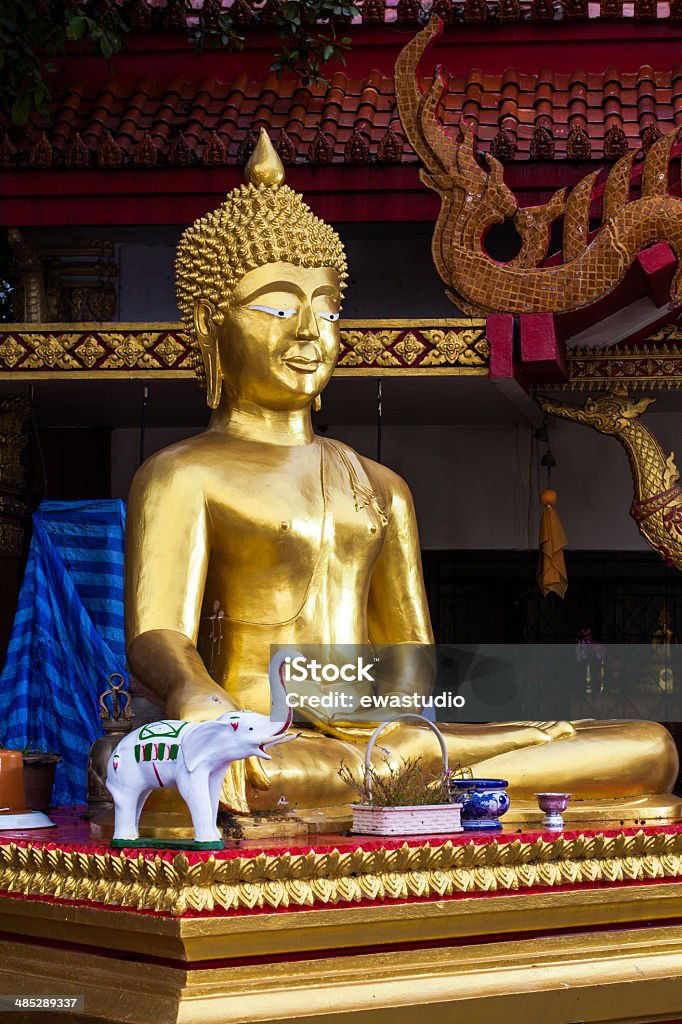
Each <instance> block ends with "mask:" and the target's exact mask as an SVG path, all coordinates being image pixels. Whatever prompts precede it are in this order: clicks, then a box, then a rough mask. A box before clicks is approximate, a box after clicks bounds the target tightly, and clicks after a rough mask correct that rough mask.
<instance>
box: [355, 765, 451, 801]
mask: <svg viewBox="0 0 682 1024" xmlns="http://www.w3.org/2000/svg"><path fill="white" fill-rule="evenodd" d="M384 764H385V766H386V767H385V769H384V770H378V769H377V768H376V767H375V766H374V765H370V767H369V769H367V768H365V769H364V771H363V777H362V778H361V779H358V778H356V776H355V775H354V774H353V771H352V770H351V769H350V768H349V767H348V765H347V764H344V763H342V764H341V767H340V768H339V776H340V777H341V779H342V780H343V781H344V782H345V783H346V785H347V786H349V787H350V788H351V789H352V790H353V791H354V792H355V793H357V794H358V796H359V797H360V802H361V803H363V804H372V805H373V806H374V807H423V806H425V805H430V804H449V803H451V798H450V790H449V789H448V783H447V776H446V775H445V774H444V773H443V772H433V771H430V770H429V769H427V768H426V767H425V766H424V764H423V761H422V758H421V756H420V757H415V758H412V757H407V758H401V761H400V764H399V765H391V763H390V762H389V761H388V759H385V760H384Z"/></svg>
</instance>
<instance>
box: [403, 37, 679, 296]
mask: <svg viewBox="0 0 682 1024" xmlns="http://www.w3.org/2000/svg"><path fill="white" fill-rule="evenodd" d="M442 28H443V23H442V21H441V20H440V18H437V17H432V18H431V20H430V21H429V23H428V25H427V26H426V28H424V29H423V30H422V31H421V32H420V33H419V34H418V35H417V36H415V37H414V39H412V40H411V41H410V42H409V43H408V44H407V46H406V47H405V48H404V49H403V50H402V52H401V53H400V56H399V57H398V60H397V62H396V66H395V84H396V96H397V100H398V111H399V114H400V120H401V122H402V126H403V130H404V131H405V134H406V135H407V138H408V140H409V142H410V145H411V146H412V148H413V149H414V151H415V152H416V154H417V155H418V156H419V158H420V160H421V161H422V163H423V165H424V169H423V170H422V171H421V180H422V182H423V184H425V185H426V186H427V187H428V188H431V189H433V190H434V191H435V192H437V193H438V195H439V196H440V199H441V209H440V213H439V215H438V219H437V221H436V226H435V229H434V234H433V240H432V252H433V258H434V262H435V265H436V269H437V270H438V273H439V274H440V277H441V278H442V280H443V282H444V283H445V285H446V286H447V289H448V292H447V294H448V297H449V298H450V299H451V300H452V302H453V303H454V304H455V305H456V306H457V307H458V308H459V309H461V310H462V311H463V312H465V313H468V314H469V315H478V314H481V313H491V312H499V311H503V312H507V313H517V314H520V313H561V312H566V311H568V310H574V309H578V308H580V307H583V306H588V305H590V304H591V303H593V302H595V301H596V300H597V299H599V298H601V297H602V296H604V295H606V294H608V292H610V291H611V290H612V289H613V288H614V287H615V286H616V285H617V284H618V282H619V281H620V280H621V279H622V278H623V276H624V275H625V272H626V271H627V269H628V267H629V266H630V264H631V263H632V261H633V260H634V258H635V256H636V255H637V253H638V252H640V251H641V250H642V249H644V248H646V247H647V246H649V245H651V244H653V243H654V242H659V241H664V242H667V243H668V245H669V246H670V247H671V248H672V249H673V250H674V252H675V254H676V255H677V256H678V259H679V256H680V253H682V201H681V200H680V199H679V198H678V197H675V196H671V195H669V194H668V163H669V160H670V153H671V149H672V146H673V144H674V142H675V139H676V137H677V132H676V131H675V130H673V131H672V132H669V133H668V134H667V135H664V136H662V138H660V139H659V140H658V141H657V142H656V143H654V145H652V146H651V148H650V149H649V152H648V153H647V155H646V158H645V160H644V162H643V166H642V179H641V195H640V198H638V199H634V200H630V198H629V193H630V185H631V176H632V170H633V161H634V159H635V157H636V154H635V153H634V152H633V153H628V154H626V155H625V156H623V157H621V159H620V160H618V162H617V163H616V164H614V166H613V168H612V170H611V171H610V173H609V175H608V178H607V180H606V182H605V185H604V193H603V207H602V210H603V212H602V223H601V226H600V228H599V230H598V231H597V232H596V234H595V235H594V237H591V235H590V206H591V204H592V199H593V188H594V184H595V180H596V178H597V175H598V174H599V173H600V172H599V171H595V172H593V173H590V174H588V175H586V176H585V177H584V178H583V179H582V180H581V181H580V182H579V183H578V184H577V185H576V186H575V187H574V188H573V189H572V191H571V192H570V195H568V196H567V190H566V189H560V190H559V191H558V192H556V193H555V194H554V195H553V196H552V198H551V199H550V200H549V201H548V202H547V203H545V204H544V205H542V206H534V207H527V208H525V209H519V207H518V205H517V202H516V199H515V197H514V195H513V193H512V192H511V191H510V189H509V188H508V187H507V186H506V185H505V183H504V180H503V168H502V164H501V163H500V162H499V161H498V160H497V159H496V158H495V157H494V156H492V155H490V154H485V162H486V165H487V166H486V167H484V166H482V164H481V163H480V162H479V160H478V158H477V155H476V153H475V135H474V131H473V129H472V127H471V125H469V124H467V123H466V122H465V121H464V120H462V121H461V122H460V126H459V127H460V132H461V135H462V141H461V142H457V141H455V140H454V139H453V138H451V137H450V136H449V135H447V134H446V132H445V131H444V129H443V126H442V124H441V122H440V120H439V118H438V109H439V105H440V103H441V100H442V99H443V96H444V95H445V92H446V89H447V85H446V83H445V81H444V79H443V77H442V75H441V72H440V68H437V69H436V71H435V74H434V76H433V80H432V82H431V85H430V86H429V88H428V89H427V90H426V91H423V89H422V86H421V84H420V81H419V78H418V75H417V65H418V64H419V61H420V60H421V58H422V56H423V54H424V53H425V51H426V50H427V48H428V47H429V46H430V45H431V44H432V43H433V42H434V40H435V39H436V38H437V37H438V36H439V35H440V34H441V32H442ZM561 216H563V218H564V228H563V262H561V263H559V264H558V265H553V266H546V265H545V266H543V265H542V264H543V261H544V260H545V258H546V256H547V250H548V247H549V234H550V227H551V225H552V222H553V221H554V220H556V219H557V218H558V217H561ZM507 219H513V222H514V226H515V228H516V230H517V232H518V234H519V236H520V238H521V243H522V244H521V249H520V251H519V253H518V255H517V256H516V257H515V258H514V259H512V260H510V261H509V262H507V263H504V264H501V263H499V262H498V261H497V260H494V259H493V258H492V257H490V256H489V255H488V254H487V253H486V252H485V249H484V239H485V235H486V232H487V231H488V229H489V228H490V227H492V226H493V225H494V224H498V223H501V222H502V221H504V220H507ZM671 300H672V302H673V303H674V304H676V303H678V302H680V301H681V300H682V270H681V269H680V268H678V270H677V272H676V274H675V277H674V278H673V281H672V285H671Z"/></svg>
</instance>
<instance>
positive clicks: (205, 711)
mask: <svg viewBox="0 0 682 1024" xmlns="http://www.w3.org/2000/svg"><path fill="white" fill-rule="evenodd" d="M238 710H240V709H239V708H238V707H237V705H236V704H235V703H234V701H232V700H230V698H229V697H228V696H227V694H226V693H225V691H224V690H223V689H221V688H220V687H219V686H218V685H217V684H216V683H213V684H211V683H209V684H206V683H202V682H194V681H193V682H192V683H188V684H187V685H185V686H183V687H182V688H180V689H179V690H178V691H177V692H175V693H172V694H170V695H169V699H168V704H167V707H166V713H167V714H168V717H169V718H177V719H181V720H182V721H183V722H208V721H210V720H211V719H213V718H219V717H220V715H224V714H225V712H226V711H238Z"/></svg>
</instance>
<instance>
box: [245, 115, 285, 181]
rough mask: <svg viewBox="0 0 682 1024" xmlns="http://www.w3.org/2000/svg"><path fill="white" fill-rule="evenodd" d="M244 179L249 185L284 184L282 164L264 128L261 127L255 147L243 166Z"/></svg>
mask: <svg viewBox="0 0 682 1024" xmlns="http://www.w3.org/2000/svg"><path fill="white" fill-rule="evenodd" d="M244 181H246V183H247V184H249V185H255V186H256V188H258V186H259V185H263V186H265V188H279V186H280V185H283V184H284V164H283V163H282V161H281V160H280V158H279V157H278V156H277V152H276V150H275V147H274V146H273V144H272V142H271V141H270V136H269V135H268V133H267V132H266V130H265V128H261V130H260V135H259V137H258V142H257V143H256V147H255V149H254V151H253V153H252V154H251V156H250V157H249V159H248V162H247V164H246V167H245V168H244Z"/></svg>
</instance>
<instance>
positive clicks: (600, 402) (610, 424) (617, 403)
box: [538, 387, 656, 436]
mask: <svg viewBox="0 0 682 1024" xmlns="http://www.w3.org/2000/svg"><path fill="white" fill-rule="evenodd" d="M655 401H656V399H655V398H640V400H639V401H635V399H634V398H630V396H629V394H628V390H627V388H623V387H614V388H613V390H612V391H607V392H605V393H603V394H599V395H597V397H596V398H592V397H591V396H588V397H587V398H586V399H585V404H584V405H583V407H582V409H581V408H580V407H579V406H577V405H569V404H568V403H565V402H558V401H556V400H554V399H551V398H545V397H543V396H542V395H539V396H538V403H539V405H540V407H541V408H542V409H543V410H544V411H545V412H548V413H551V415H552V416H560V417H561V418H562V419H565V420H573V422H574V423H582V424H583V425H584V426H586V427H592V428H593V429H594V430H597V431H599V433H600V434H610V435H614V436H615V435H617V434H622V433H623V432H624V431H626V430H628V429H629V427H630V426H631V425H632V424H633V423H634V421H635V420H636V419H637V418H638V417H639V416H641V415H642V413H643V412H644V411H645V410H646V409H648V408H649V406H650V405H651V404H652V402H655Z"/></svg>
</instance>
